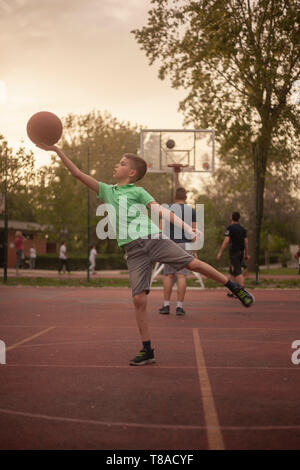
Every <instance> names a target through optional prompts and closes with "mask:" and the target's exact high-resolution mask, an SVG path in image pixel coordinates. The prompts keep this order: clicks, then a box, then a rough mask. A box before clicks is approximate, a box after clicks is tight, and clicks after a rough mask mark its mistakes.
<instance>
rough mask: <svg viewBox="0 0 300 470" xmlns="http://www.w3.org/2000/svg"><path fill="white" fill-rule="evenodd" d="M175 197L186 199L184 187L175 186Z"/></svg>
mask: <svg viewBox="0 0 300 470" xmlns="http://www.w3.org/2000/svg"><path fill="white" fill-rule="evenodd" d="M175 199H177V200H178V201H185V200H186V190H185V189H184V188H177V189H176V192H175Z"/></svg>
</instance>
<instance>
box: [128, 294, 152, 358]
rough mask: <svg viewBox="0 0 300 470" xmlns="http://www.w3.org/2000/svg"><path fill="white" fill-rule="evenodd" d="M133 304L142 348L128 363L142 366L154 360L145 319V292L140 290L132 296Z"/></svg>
mask: <svg viewBox="0 0 300 470" xmlns="http://www.w3.org/2000/svg"><path fill="white" fill-rule="evenodd" d="M133 304H134V308H135V314H136V321H137V325H138V328H139V332H140V337H141V340H142V343H143V349H142V350H141V351H140V352H139V353H138V354H137V356H135V357H134V358H133V359H131V361H130V362H129V364H130V365H131V366H142V365H145V364H151V363H153V362H155V359H154V350H153V349H152V348H151V341H150V335H149V328H148V320H147V294H146V292H145V291H144V292H141V293H139V294H136V295H134V296H133Z"/></svg>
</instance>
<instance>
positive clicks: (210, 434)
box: [193, 328, 225, 450]
mask: <svg viewBox="0 0 300 470" xmlns="http://www.w3.org/2000/svg"><path fill="white" fill-rule="evenodd" d="M193 338H194V345H195V353H196V361H197V371H198V377H199V385H200V391H201V396H202V402H203V411H204V418H205V423H206V428H207V431H206V432H207V440H208V446H209V449H211V450H225V444H224V440H223V436H222V433H221V428H220V423H219V419H218V414H217V410H216V407H215V402H214V398H213V394H212V390H211V386H210V381H209V377H208V373H207V369H206V364H205V359H204V354H203V350H202V346H201V343H200V338H199V333H198V330H197V329H196V328H193Z"/></svg>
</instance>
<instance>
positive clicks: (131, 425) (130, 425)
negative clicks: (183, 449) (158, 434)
mask: <svg viewBox="0 0 300 470" xmlns="http://www.w3.org/2000/svg"><path fill="white" fill-rule="evenodd" d="M1 413H2V414H7V415H12V416H22V417H24V418H31V419H44V420H47V421H62V422H65V423H77V424H91V425H96V426H107V427H112V426H115V427H125V428H126V427H128V428H142V429H146V430H147V429H169V430H184V431H189V430H191V431H192V430H207V431H211V432H214V431H216V430H219V429H220V428H221V429H222V430H224V431H280V430H284V431H287V430H293V429H295V430H300V425H291V426H285V425H279V426H221V427H219V426H217V427H216V426H212V425H210V426H198V425H192V424H186V425H185V424H162V423H158V424H150V423H127V422H118V421H116V422H111V421H98V420H94V419H80V418H67V417H63V416H49V415H44V414H39V413H27V412H23V411H16V410H8V409H5V408H0V414H1Z"/></svg>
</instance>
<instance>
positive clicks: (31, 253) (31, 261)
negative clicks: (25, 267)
mask: <svg viewBox="0 0 300 470" xmlns="http://www.w3.org/2000/svg"><path fill="white" fill-rule="evenodd" d="M35 260H36V249H35V245H33V246H32V247H30V250H29V269H35Z"/></svg>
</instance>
